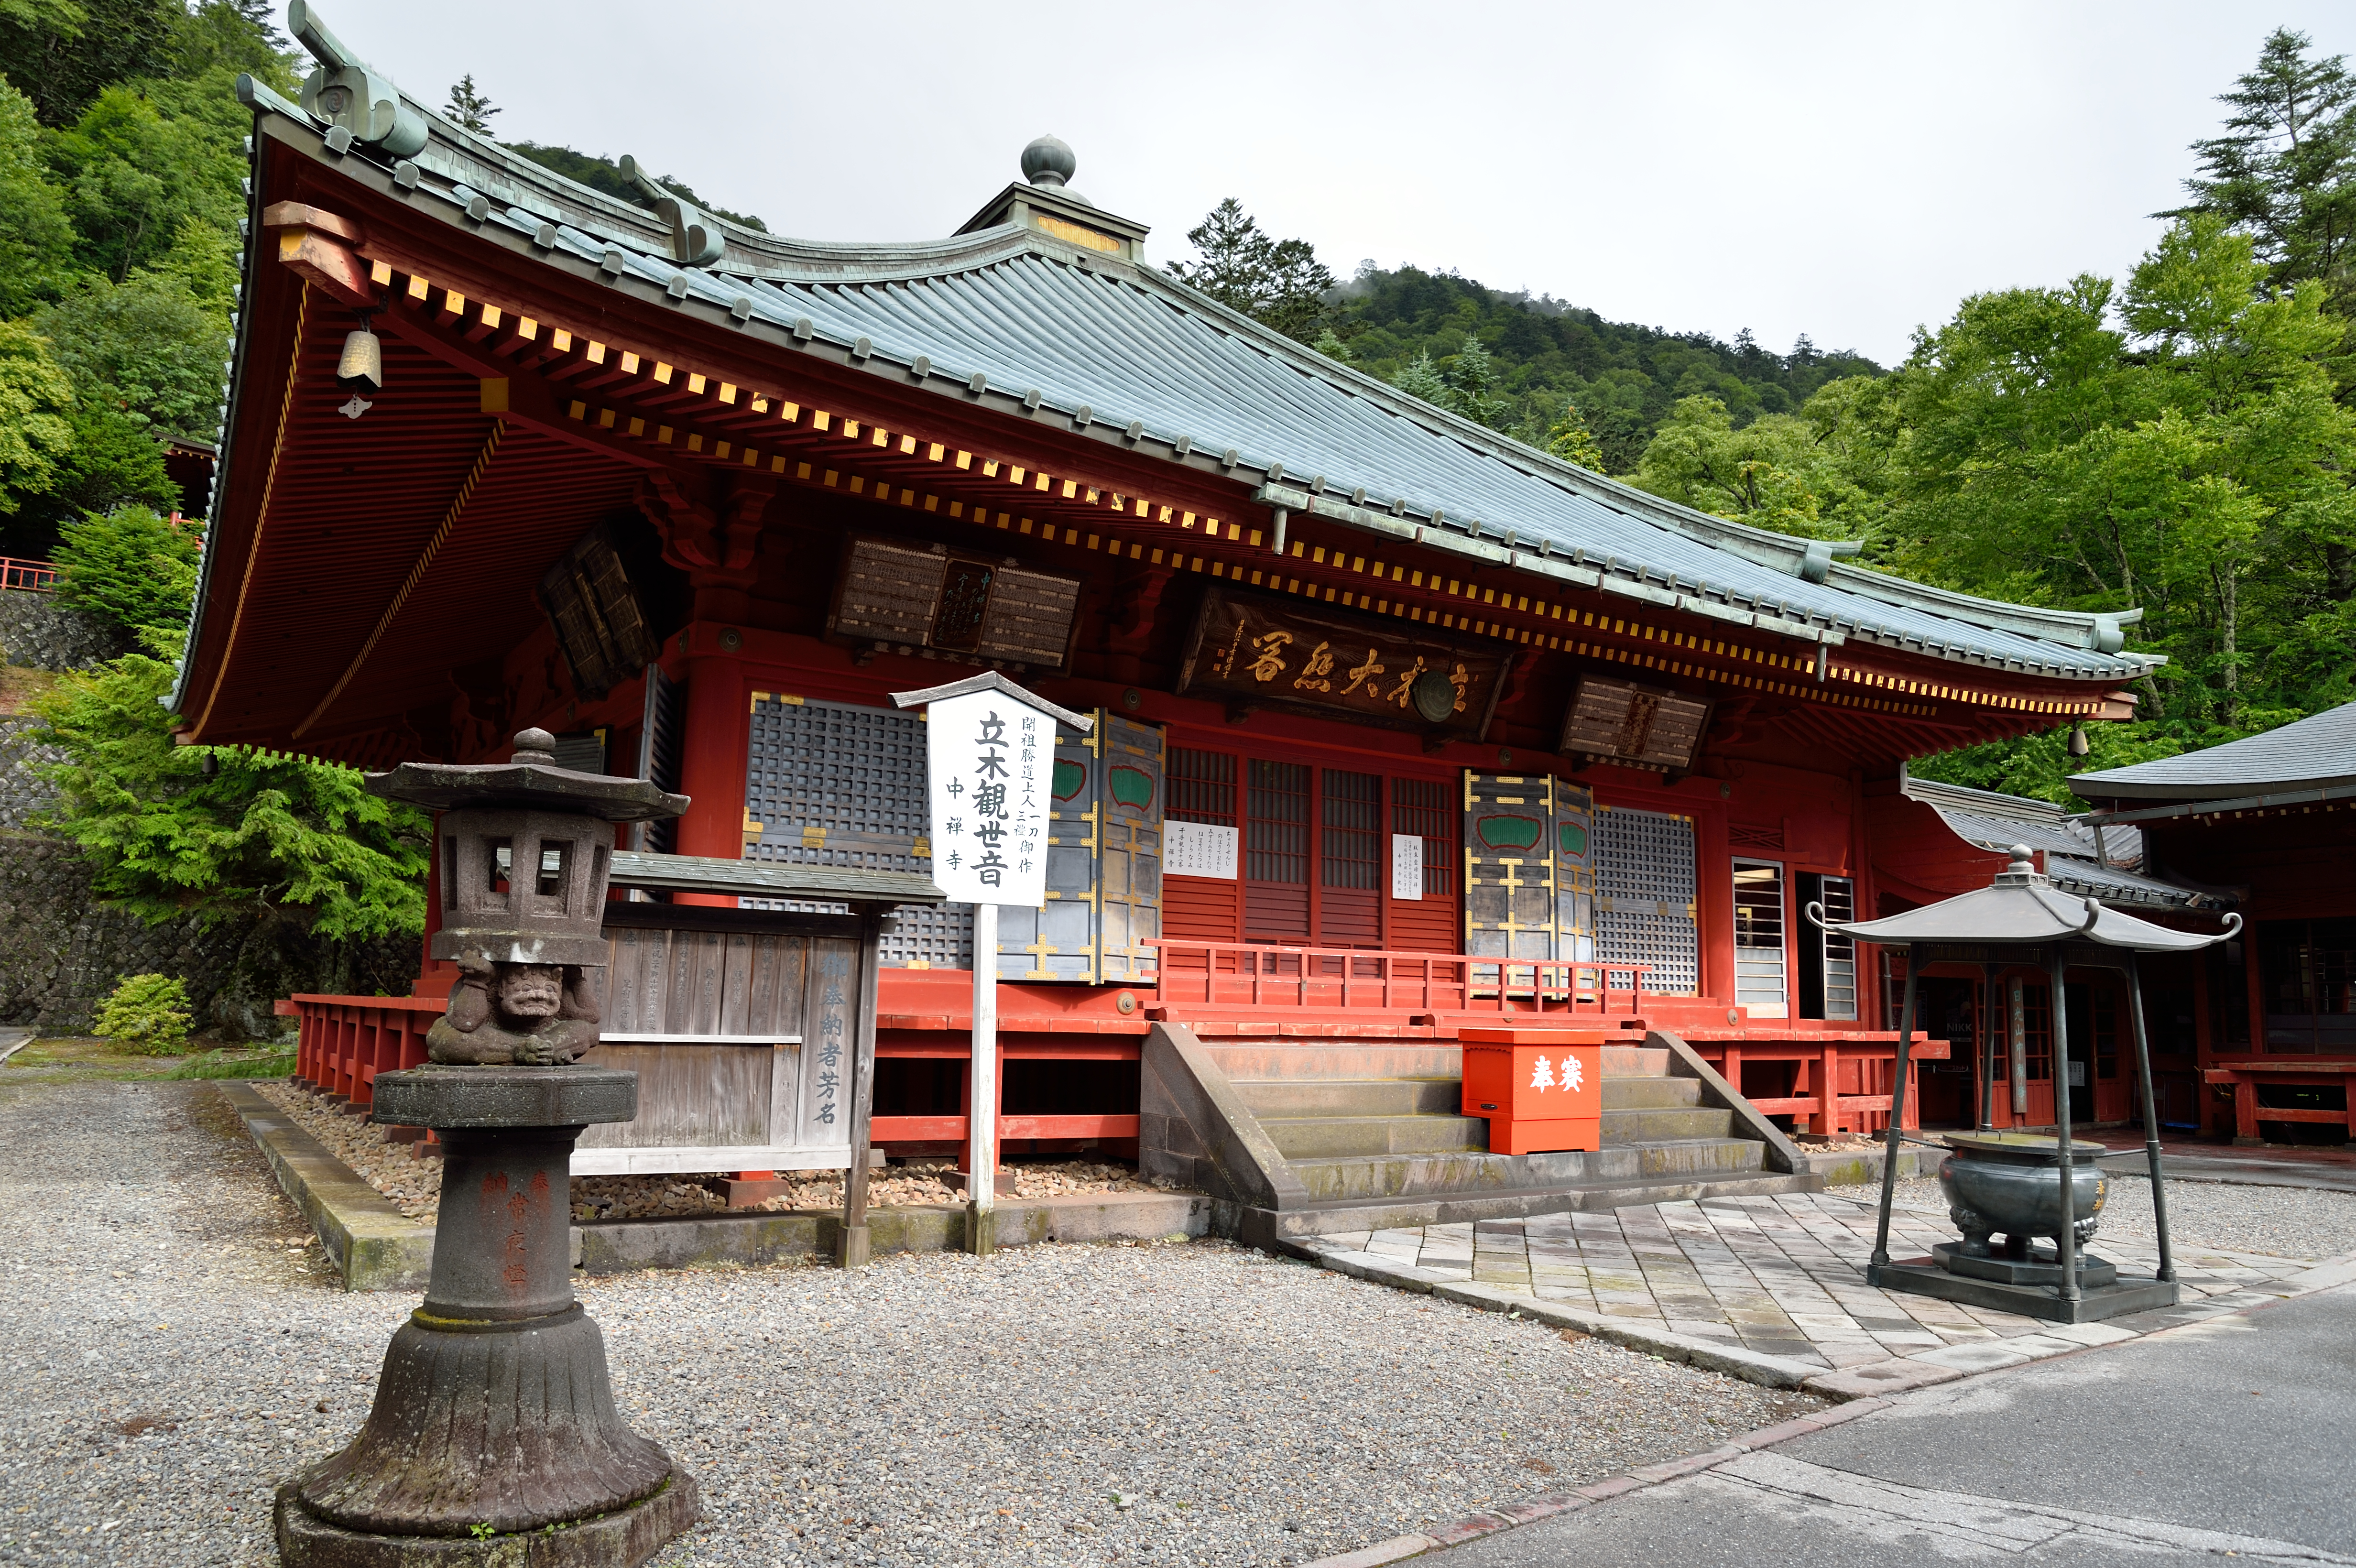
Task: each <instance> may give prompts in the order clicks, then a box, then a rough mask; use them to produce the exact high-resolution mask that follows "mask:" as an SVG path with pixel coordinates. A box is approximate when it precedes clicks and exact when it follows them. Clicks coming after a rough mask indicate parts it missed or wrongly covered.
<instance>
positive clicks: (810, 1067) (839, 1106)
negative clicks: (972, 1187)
mask: <svg viewBox="0 0 2356 1568" xmlns="http://www.w3.org/2000/svg"><path fill="white" fill-rule="evenodd" d="M606 937H607V942H608V944H609V951H610V953H611V955H612V966H611V967H610V968H608V969H607V970H606V971H605V976H604V984H605V996H604V997H603V998H602V1001H603V1007H602V1013H603V1022H602V1025H601V1028H602V1029H603V1032H604V1034H605V1040H603V1041H602V1042H601V1043H599V1044H598V1046H597V1047H596V1048H595V1049H594V1050H593V1051H590V1052H589V1053H588V1055H586V1056H585V1057H584V1058H583V1060H584V1061H586V1062H587V1063H588V1064H589V1065H590V1066H593V1067H615V1068H625V1069H627V1070H629V1071H632V1072H636V1073H637V1075H638V1114H637V1119H636V1120H633V1121H628V1122H609V1123H605V1124H604V1125H598V1126H593V1127H590V1128H588V1129H586V1130H585V1131H584V1132H583V1133H582V1135H581V1141H580V1142H579V1144H578V1145H576V1146H575V1148H574V1152H573V1175H575V1176H613V1175H624V1174H632V1173H637V1172H656V1171H676V1172H690V1171H706V1170H841V1169H844V1168H848V1167H849V1166H850V1164H851V1054H852V1044H853V1040H854V1038H855V1035H856V1025H857V1003H858V996H859V985H858V981H859V944H858V943H857V942H855V941H853V940H851V939H850V938H848V937H841V938H837V937H807V936H782V935H769V934H755V933H734V932H716V931H662V930H649V929H643V928H638V927H630V926H621V927H609V928H608V930H607V932H606Z"/></svg>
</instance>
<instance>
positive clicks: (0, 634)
mask: <svg viewBox="0 0 2356 1568" xmlns="http://www.w3.org/2000/svg"><path fill="white" fill-rule="evenodd" d="M133 646H134V644H133V642H132V640H131V635H130V634H129V633H128V632H125V631H123V629H122V628H121V627H120V626H117V625H116V624H114V623H113V622H112V621H109V620H106V619H104V618H103V617H101V616H97V615H92V614H91V613H88V612H87V611H82V610H74V609H69V608H68V607H67V606H65V605H64V604H61V603H59V602H58V598H57V595H55V594H53V593H36V592H33V591H31V590H30V589H11V590H9V591H7V592H0V651H5V653H6V655H7V656H8V662H9V663H10V664H20V665H29V666H30V667H33V668H35V669H56V670H66V669H94V668H96V667H98V666H100V665H102V664H104V663H105V662H106V661H107V660H109V659H111V658H119V657H121V656H123V655H124V654H127V653H129V652H130V651H131V650H132V648H133Z"/></svg>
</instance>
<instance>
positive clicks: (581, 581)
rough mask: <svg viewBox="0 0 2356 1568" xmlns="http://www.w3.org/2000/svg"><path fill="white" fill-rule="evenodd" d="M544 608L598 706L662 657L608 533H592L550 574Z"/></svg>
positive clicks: (576, 676) (544, 584)
mask: <svg viewBox="0 0 2356 1568" xmlns="http://www.w3.org/2000/svg"><path fill="white" fill-rule="evenodd" d="M540 603H541V608H543V609H544V610H546V611H547V612H548V618H549V621H550V622H551V624H553V625H554V626H555V628H556V645H557V646H558V647H559V648H560V649H562V652H563V654H564V662H565V665H566V666H567V667H569V668H570V669H571V670H572V672H573V687H574V688H575V689H576V690H577V691H579V692H580V694H581V695H582V696H583V697H584V698H586V699H591V700H594V699H597V698H601V697H603V696H605V694H606V693H607V692H609V691H611V690H613V689H614V688H616V687H617V686H619V685H621V684H622V683H623V682H624V681H626V680H630V679H633V678H635V677H637V673H638V672H639V671H640V670H642V669H644V668H646V667H647V666H648V665H649V664H651V663H652V662H653V661H654V656H655V655H656V653H657V652H659V649H658V647H657V646H656V644H655V636H654V633H653V631H652V629H651V628H649V627H648V624H647V619H646V613H645V611H644V610H643V609H642V608H641V607H640V605H639V603H638V593H637V589H636V588H634V587H633V586H632V585H631V583H630V578H629V573H628V572H627V571H625V570H624V569H623V566H622V557H621V554H620V552H618V551H617V550H616V549H615V548H614V541H613V540H612V539H610V538H608V537H607V536H606V534H605V530H604V529H603V528H593V529H591V530H590V531H589V532H588V533H587V534H585V535H584V536H583V537H582V539H581V541H580V542H579V543H578V544H575V545H574V546H573V548H572V549H569V550H566V551H565V552H564V555H563V558H562V560H559V561H557V563H556V564H555V565H554V566H552V567H550V568H549V569H548V573H547V575H546V576H544V577H542V578H541V580H540Z"/></svg>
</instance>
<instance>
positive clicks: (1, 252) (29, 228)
mask: <svg viewBox="0 0 2356 1568" xmlns="http://www.w3.org/2000/svg"><path fill="white" fill-rule="evenodd" d="M73 245H74V234H73V226H72V225H71V224H70V223H68V222H67V221H66V206H65V193H64V192H62V191H60V190H59V188H58V187H57V186H56V184H55V183H54V182H52V181H51V180H50V178H49V173H48V166H47V165H46V164H45V163H44V161H43V159H42V157H41V127H40V122H39V121H38V119H37V118H36V116H35V114H34V111H33V101H32V100H31V99H29V98H27V97H26V96H25V95H24V94H23V93H21V92H19V91H16V89H15V88H13V87H11V86H9V85H8V83H6V82H5V81H0V318H6V317H11V316H18V315H24V314H25V313H26V312H27V311H28V310H31V309H32V308H33V306H34V305H36V304H39V303H40V302H41V301H42V300H45V299H51V298H54V297H56V295H57V293H58V292H59V290H60V289H61V288H63V287H64V285H65V283H66V281H67V280H68V279H70V278H71V277H72V276H73V274H74V272H75V266H74V258H73Z"/></svg>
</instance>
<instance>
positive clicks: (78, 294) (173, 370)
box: [33, 272, 230, 441]
mask: <svg viewBox="0 0 2356 1568" xmlns="http://www.w3.org/2000/svg"><path fill="white" fill-rule="evenodd" d="M33 325H34V326H35V327H36V328H37V330H38V331H39V332H40V333H41V335H42V336H45V337H47V338H48V340H49V342H50V344H51V345H52V346H53V347H54V348H55V350H56V353H57V357H58V361H59V364H61V365H63V366H64V367H65V368H66V370H67V372H68V373H69V374H70V375H71V376H72V377H73V380H74V388H75V390H76V391H77V392H78V393H80V396H81V397H82V398H83V399H85V400H98V401H101V402H102V403H104V404H106V405H107V406H109V407H111V408H114V409H117V410H120V411H123V412H124V413H126V414H129V415H131V416H132V417H133V418H134V419H136V420H138V421H141V422H143V423H148V424H153V425H155V426H156V427H158V428H159V429H161V430H165V431H168V432H174V433H176V434H179V435H191V436H195V437H197V438H198V439H199V440H204V441H209V440H211V439H213V437H214V436H215V435H216V434H217V433H218V413H217V411H218V409H219V406H220V396H221V362H222V361H223V360H224V359H226V358H227V357H229V347H230V338H229V331H228V324H227V322H226V321H225V320H222V319H220V318H218V317H216V316H215V315H213V314H212V313H211V312H210V311H209V310H207V309H206V308H205V306H204V305H203V304H201V303H199V302H198V299H197V298H196V296H195V295H194V294H193V293H190V292H189V289H188V285H187V283H186V282H185V281H184V280H183V279H181V278H178V277H174V276H171V275H169V274H166V273H162V272H134V273H133V274H132V275H131V277H130V278H129V279H128V280H127V281H125V282H123V283H109V282H108V281H107V280H106V279H105V278H103V277H91V278H89V279H86V280H84V282H83V283H82V284H81V286H80V287H79V288H77V289H75V290H74V291H72V292H71V293H69V294H67V295H66V297H65V298H63V299H61V300H59V302H58V303H57V304H53V305H51V306H49V307H48V309H46V310H44V311H42V312H41V313H40V314H39V315H37V316H35V317H34V318H33Z"/></svg>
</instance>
